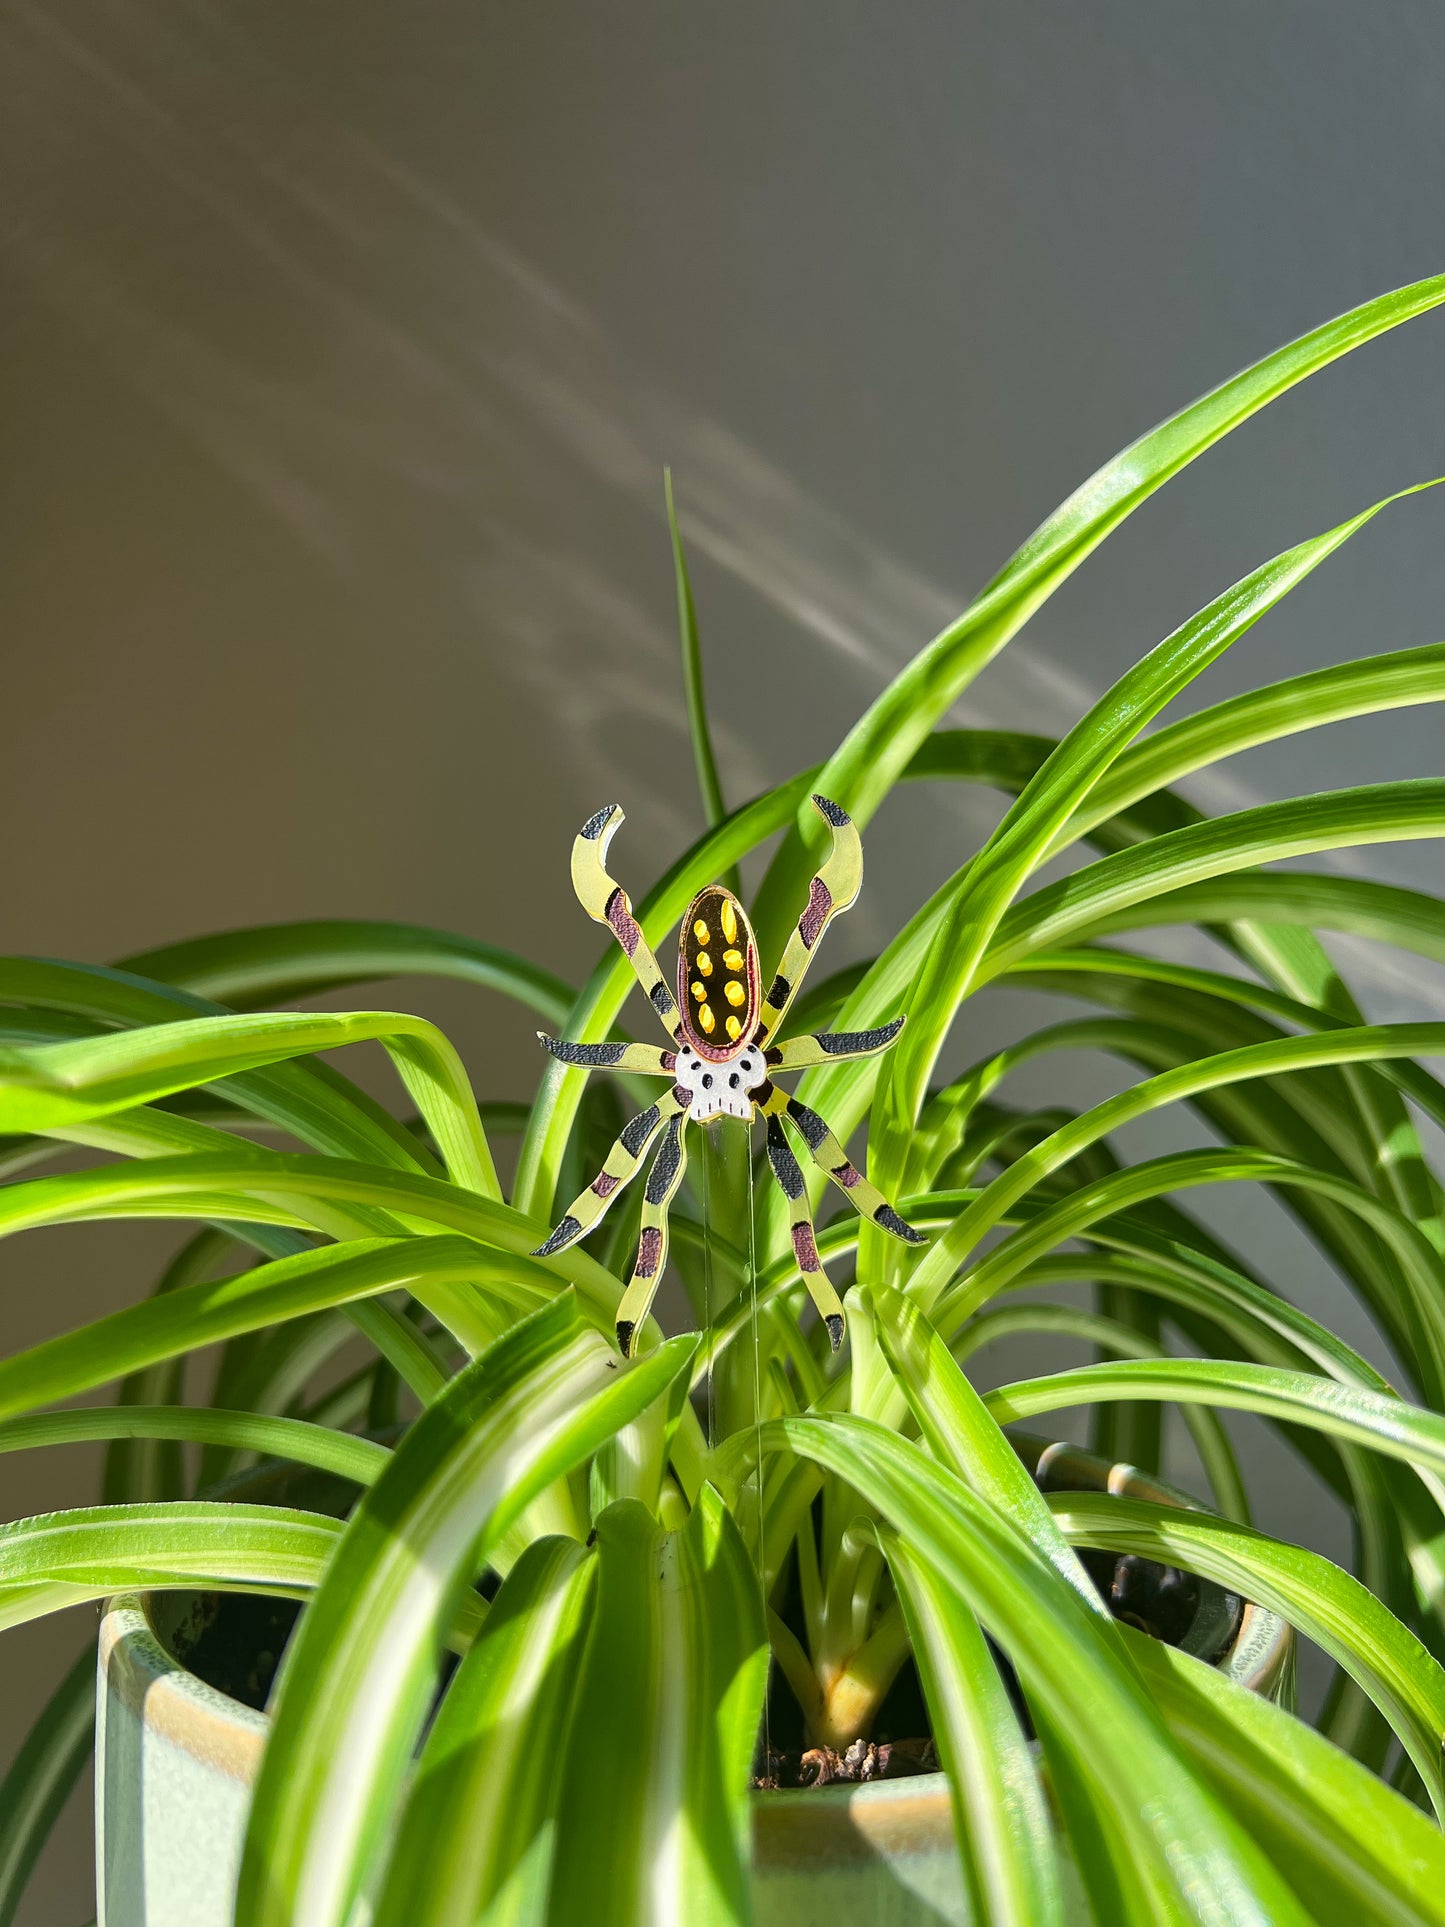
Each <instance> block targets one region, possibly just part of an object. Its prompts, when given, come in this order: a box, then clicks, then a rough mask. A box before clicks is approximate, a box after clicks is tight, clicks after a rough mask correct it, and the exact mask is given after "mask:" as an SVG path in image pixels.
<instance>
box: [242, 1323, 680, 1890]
mask: <svg viewBox="0 0 1445 1927" xmlns="http://www.w3.org/2000/svg"><path fill="white" fill-rule="evenodd" d="M695 1342H696V1341H695V1339H693V1338H690V1337H689V1338H682V1339H674V1340H672V1341H671V1342H670V1343H668V1344H666V1345H663V1346H661V1347H659V1348H658V1349H657V1350H656V1351H653V1352H651V1353H648V1354H647V1355H646V1356H644V1357H642V1358H640V1359H638V1360H636V1361H635V1362H634V1364H633V1365H632V1366H631V1367H629V1368H625V1369H624V1368H623V1366H622V1363H621V1361H620V1360H619V1359H618V1357H617V1355H616V1353H615V1352H614V1351H613V1350H612V1349H611V1348H610V1347H609V1346H608V1345H607V1344H606V1343H605V1342H604V1341H603V1339H602V1338H601V1336H600V1335H599V1334H598V1333H597V1332H596V1331H594V1330H592V1329H591V1328H589V1327H588V1326H587V1325H585V1324H584V1323H583V1321H582V1319H581V1317H580V1315H579V1314H578V1312H577V1309H576V1305H575V1302H574V1301H573V1300H572V1299H571V1298H570V1297H563V1298H561V1299H559V1300H558V1301H557V1302H556V1303H555V1304H553V1305H550V1306H547V1307H546V1308H545V1309H544V1310H542V1311H540V1312H537V1313H536V1314H534V1315H533V1316H532V1317H531V1318H528V1319H526V1320H524V1321H523V1322H522V1323H521V1324H520V1325H517V1326H516V1327H514V1329H513V1330H512V1331H510V1332H509V1333H508V1334H507V1335H506V1336H505V1337H504V1338H502V1339H501V1340H500V1341H499V1342H498V1343H497V1344H496V1345H494V1346H493V1347H492V1348H491V1350H490V1351H487V1352H484V1353H483V1354H482V1356H481V1357H480V1358H479V1359H477V1360H476V1361H475V1363H473V1364H472V1365H470V1366H468V1367H467V1368H466V1370H464V1371H463V1372H462V1373H460V1374H459V1375H458V1377H457V1378H455V1379H454V1380H453V1381H452V1383H451V1384H450V1385H449V1386H448V1388H447V1390H446V1391H445V1392H444V1393H442V1395H441V1396H440V1397H439V1398H438V1399H437V1400H436V1401H435V1402H434V1403H433V1404H432V1405H431V1406H429V1407H428V1409H427V1410H426V1411H425V1412H424V1413H423V1414H422V1416H421V1418H420V1419H419V1420H418V1421H417V1423H416V1424H415V1425H414V1426H413V1427H412V1429H411V1430H410V1432H409V1433H408V1434H407V1436H406V1438H405V1440H404V1441H403V1442H402V1444H401V1446H400V1447H399V1448H398V1450H397V1452H396V1454H395V1456H394V1457H393V1459H392V1461H391V1463H390V1465H389V1466H388V1467H387V1469H386V1472H385V1474H384V1475H383V1476H382V1478H381V1479H380V1480H379V1481H378V1482H377V1483H376V1485H374V1486H373V1487H372V1488H371V1489H370V1491H369V1492H367V1494H366V1495H365V1496H364V1497H363V1499H362V1502H361V1504H360V1506H359V1507H358V1508H357V1510H356V1512H355V1514H354V1515H353V1516H352V1519H351V1521H350V1523H349V1525H348V1526H347V1529H346V1534H345V1537H344V1539H343V1541H342V1544H341V1546H340V1548H339V1550H338V1553H337V1556H336V1559H335V1560H334V1562H333V1564H332V1566H331V1569H330V1573H329V1575H328V1583H327V1584H326V1585H325V1586H324V1588H323V1589H322V1591H321V1592H320V1594H319V1595H318V1597H317V1598H316V1600H314V1601H313V1602H312V1607H311V1610H310V1611H309V1612H308V1613H307V1614H306V1615H305V1617H304V1619H303V1621H302V1623H301V1626H300V1627H299V1629H298V1631H297V1633H296V1635H295V1636H294V1637H293V1639H292V1642H291V1645H290V1647H289V1648H288V1649H287V1654H286V1658H285V1660H284V1661H283V1663H282V1670H281V1675H280V1678H279V1681H278V1685H277V1696H276V1706H275V1717H274V1724H273V1728H272V1734H271V1739H270V1742H269V1744H268V1746H267V1749H266V1756H265V1761H264V1763H263V1765H262V1769H261V1775H260V1778H259V1780H258V1782H257V1786H256V1795H255V1800H254V1803H253V1805H252V1809H251V1819H250V1825H249V1828H248V1831H247V1835H246V1844H245V1848H244V1851H243V1855H242V1863H241V1877H240V1888H239V1894H238V1899H237V1903H236V1921H237V1927H281V1923H283V1922H284V1923H286V1924H287V1927H291V1923H293V1922H295V1921H298V1920H304V1921H305V1922H306V1923H307V1927H340V1923H342V1922H343V1921H345V1920H346V1918H347V1917H348V1914H349V1911H350V1909H351V1906H352V1904H353V1902H354V1901H355V1899H356V1897H357V1894H358V1892H359V1890H360V1889H361V1888H362V1887H363V1885H364V1883H365V1882H366V1880H367V1878H368V1877H369V1875H370V1874H371V1872H372V1871H373V1870H374V1868H375V1863H376V1857H377V1855H378V1853H379V1851H380V1849H381V1847H382V1844H383V1841H384V1839H385V1836H386V1834H387V1832H388V1830H389V1827H390V1824H391V1820H392V1806H393V1803H394V1801H395V1799H396V1796H397V1794H398V1792H399V1790H400V1786H401V1783H402V1780H403V1777H404V1775H405V1773H406V1770H407V1765H408V1761H409V1758H410V1754H411V1749H412V1746H413V1744H414V1742H415V1740H416V1737H417V1733H418V1731H419V1729H420V1726H421V1723H422V1720H423V1718H424V1717H425V1713H426V1707H427V1701H428V1699H429V1697H430V1695H431V1693H432V1691H433V1688H434V1684H435V1677H436V1666H437V1661H438V1658H439V1656H440V1653H441V1649H442V1642H443V1639H444V1637H445V1635H446V1631H447V1628H448V1626H449V1624H450V1621H451V1619H452V1616H453V1614H454V1612H455V1610H456V1607H457V1605H458V1604H459V1602H460V1600H461V1598H462V1596H463V1595H464V1594H465V1592H466V1591H467V1588H468V1586H469V1584H470V1581H471V1579H472V1576H473V1574H474V1572H475V1571H476V1570H477V1568H478V1565H479V1564H480V1562H481V1561H483V1560H484V1559H485V1558H486V1557H487V1555H488V1552H489V1550H490V1549H491V1548H493V1547H494V1546H495V1545H496V1544H497V1542H498V1541H499V1540H500V1538H501V1537H502V1535H503V1534H504V1533H505V1532H506V1531H507V1529H508V1528H509V1527H510V1526H511V1525H512V1524H514V1523H515V1522H516V1520H517V1519H518V1518H519V1517H520V1516H521V1514H522V1513H523V1511H524V1510H525V1509H526V1507H527V1506H528V1504H529V1503H530V1502H531V1501H532V1500H533V1499H535V1498H536V1497H537V1496H538V1495H539V1494H540V1493H542V1492H543V1491H544V1490H545V1489H546V1487H547V1486H549V1485H551V1484H552V1483H553V1482H554V1481H555V1480H557V1479H559V1478H561V1477H563V1476H565V1475H566V1474H567V1473H568V1472H569V1471H571V1470H572V1469H573V1468H574V1467H575V1466H578V1465H580V1464H581V1463H582V1462H583V1460H584V1459H586V1458H587V1457H588V1456H589V1455H590V1454H591V1453H592V1452H593V1451H595V1450H596V1448H597V1446H598V1445H600V1444H601V1442H602V1441H603V1440H604V1439H605V1438H607V1437H609V1436H610V1435H611V1434H612V1433H613V1432H614V1431H616V1430H617V1429H618V1427H619V1426H621V1425H624V1424H626V1423H627V1422H628V1421H629V1420H630V1419H633V1418H635V1417H636V1416H637V1415H638V1413H639V1412H641V1411H643V1410H644V1409H645V1408H646V1407H647V1406H648V1405H649V1404H650V1403H651V1402H652V1400H653V1399H654V1398H656V1397H657V1396H658V1395H659V1394H660V1393H661V1392H662V1391H663V1390H664V1389H665V1388H666V1387H667V1385H668V1384H670V1383H671V1381H672V1379H673V1377H674V1376H675V1375H676V1374H677V1373H678V1372H679V1371H681V1370H682V1369H683V1368H684V1367H685V1365H686V1363H687V1360H688V1359H689V1358H690V1356H691V1354H692V1350H693V1347H694V1344H695Z"/></svg>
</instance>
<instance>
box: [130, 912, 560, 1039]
mask: <svg viewBox="0 0 1445 1927" xmlns="http://www.w3.org/2000/svg"><path fill="white" fill-rule="evenodd" d="M117 969H119V970H122V971H128V972H131V973H133V974H135V975H137V976H141V977H148V978H151V979H152V980H153V981H155V982H158V983H163V984H173V985H174V986H175V987H176V988H177V989H179V990H184V991H188V992H189V993H190V994H191V995H192V996H196V997H206V998H210V999H212V1000H214V1001H215V1002H216V1003H218V1004H230V1005H232V1006H234V1007H235V1008H237V1009H254V1008H256V1007H258V1006H260V1005H275V1004H290V1003H294V1002H296V1000H297V999H298V998H301V997H314V996H316V995H317V994H318V993H319V992H321V991H327V990H345V989H347V988H349V987H350V986H351V985H352V984H374V983H383V982H386V981H389V980H391V979H395V978H400V977H446V978H451V979H452V980H454V981H455V982H458V983H464V984H475V985H477V986H478V987H479V988H481V989H483V990H496V991H500V992H501V993H502V994H503V995H504V996H507V997H511V998H513V999H514V1000H515V1001H516V1002H517V1003H520V1004H523V1005H525V1007H526V1008H527V1009H528V1010H532V1011H535V1012H536V1014H537V1015H538V1016H539V1017H540V1018H541V1019H542V1021H543V1022H544V1023H548V1024H560V1023H561V1022H562V1021H563V1019H564V1018H565V1017H566V1015H567V1012H568V1010H569V1008H570V1007H571V1004H572V1001H573V998H574V997H575V995H576V992H575V991H573V990H572V988H571V987H570V986H569V985H567V984H565V983H563V981H562V979H561V978H560V977H555V976H553V974H552V973H551V971H549V970H543V969H542V968H541V967H540V966H539V965H537V964H533V963H529V962H528V961H527V960H526V959H525V958H524V957H516V956H513V954H512V953H511V951H509V950H502V949H499V948H498V947H497V946H496V945H495V944H490V943H479V942H478V941H477V940H476V939H475V938H474V937H460V936H457V935H455V934H454V933H453V932H452V931H450V930H430V929H427V928H426V927H425V926H423V925H421V924H413V923H386V922H377V921H374V920H371V919H366V918H323V919H315V920H310V921H307V922H304V923H273V924H262V925H258V926H256V927H255V928H252V929H249V930H227V931H223V932H221V933H220V934H219V935H217V936H214V937H192V938H190V939H189V940H188V941H187V942H185V943H173V944H166V945H165V946H164V947H163V948H161V949H159V950H146V951H142V952H140V953H139V954H138V955H136V956H134V957H127V958H125V960H124V961H123V962H122V963H120V964H118V965H117Z"/></svg>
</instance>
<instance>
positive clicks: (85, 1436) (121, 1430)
mask: <svg viewBox="0 0 1445 1927" xmlns="http://www.w3.org/2000/svg"><path fill="white" fill-rule="evenodd" d="M95 1439H175V1440H178V1441H180V1442H181V1443H184V1444H190V1445H229V1446H231V1447H233V1448H234V1449H235V1450H237V1451H241V1452H260V1453H262V1454H264V1455H265V1456H266V1457H268V1458H276V1459H290V1460H292V1461H293V1462H294V1463H295V1464H297V1465H314V1466H317V1467H319V1468H320V1469H321V1470H322V1471H323V1472H333V1473H335V1474H336V1475H337V1477H338V1478H343V1479H353V1480H355V1482H356V1483H357V1484H358V1485H370V1484H371V1483H372V1481H373V1480H374V1479H376V1478H377V1477H379V1475H380V1473H381V1471H382V1468H383V1467H384V1466H385V1464H386V1462H387V1460H388V1459H389V1458H390V1457H391V1453H390V1452H389V1451H388V1450H387V1448H386V1447H385V1446H384V1445H377V1444H375V1443H374V1442H373V1441H372V1440H371V1439H358V1438H353V1437H352V1435H351V1434H350V1433H349V1432H337V1431H333V1430H332V1428H331V1427H330V1426H328V1425H311V1424H309V1423H308V1422H307V1421H306V1420H305V1419H296V1418H273V1417H270V1416H268V1415H266V1414H263V1413H259V1412H226V1411H218V1410H216V1409H215V1408H214V1407H212V1406H202V1407H193V1406H189V1405H102V1406H99V1407H95V1406H86V1407H85V1408H84V1409H83V1410H81V1411H78V1412H35V1413H32V1414H31V1415H30V1416H29V1417H28V1418H13V1419H7V1420H5V1421H3V1422H0V1453H3V1452H25V1451H30V1450H32V1449H33V1448H34V1447H36V1446H40V1445H77V1444H81V1443H84V1442H87V1441H91V1440H95Z"/></svg>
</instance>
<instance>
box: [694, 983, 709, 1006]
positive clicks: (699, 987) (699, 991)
mask: <svg viewBox="0 0 1445 1927" xmlns="http://www.w3.org/2000/svg"><path fill="white" fill-rule="evenodd" d="M692 994H693V996H694V997H696V999H697V1001H698V1002H699V1003H701V1002H702V1000H703V998H704V997H706V995H707V985H706V984H700V983H698V982H696V981H694V983H693V986H692Z"/></svg>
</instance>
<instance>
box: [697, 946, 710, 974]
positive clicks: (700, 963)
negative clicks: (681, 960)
mask: <svg viewBox="0 0 1445 1927" xmlns="http://www.w3.org/2000/svg"><path fill="white" fill-rule="evenodd" d="M697 968H698V974H699V975H700V976H703V977H710V976H711V975H712V958H711V957H710V956H709V955H708V954H707V952H706V951H705V950H699V951H698V953H697Z"/></svg>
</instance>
